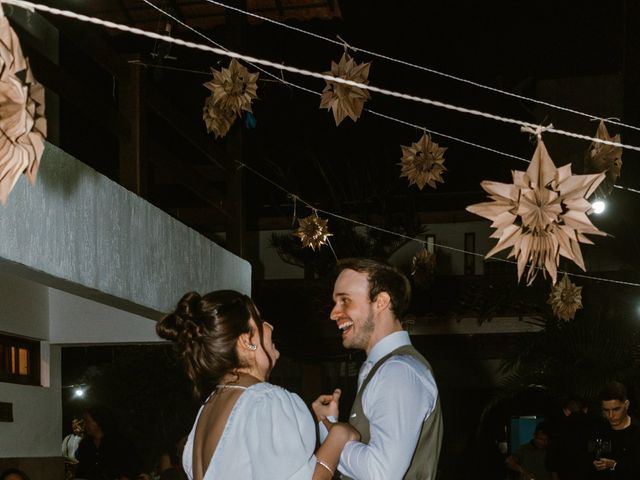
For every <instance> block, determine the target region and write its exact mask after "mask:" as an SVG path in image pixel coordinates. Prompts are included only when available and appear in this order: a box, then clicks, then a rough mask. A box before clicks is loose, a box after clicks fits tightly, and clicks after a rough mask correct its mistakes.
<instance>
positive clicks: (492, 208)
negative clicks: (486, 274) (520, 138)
mask: <svg viewBox="0 0 640 480" xmlns="http://www.w3.org/2000/svg"><path fill="white" fill-rule="evenodd" d="M603 179H604V173H599V174H594V175H572V174H571V165H570V164H568V165H564V166H562V167H560V168H556V166H555V165H554V164H553V161H552V160H551V157H550V156H549V153H548V152H547V149H546V148H545V146H544V143H543V142H542V140H539V141H538V146H537V148H536V151H535V153H534V154H533V159H532V160H531V164H530V165H529V168H528V169H527V171H526V172H522V171H519V170H514V171H513V184H506V183H498V182H490V181H484V182H482V183H481V184H480V185H481V186H482V188H483V189H484V190H486V191H487V192H488V193H489V196H490V198H491V199H492V200H493V201H491V202H484V203H478V204H475V205H470V206H468V207H467V210H468V211H470V212H472V213H475V214H477V215H480V216H482V217H485V218H488V219H489V220H492V221H493V223H492V224H491V226H492V227H493V228H495V229H496V231H495V232H494V233H493V234H492V235H491V238H497V239H498V243H497V244H496V246H495V247H494V248H493V249H492V250H491V251H490V252H489V253H487V255H486V256H487V257H491V256H493V255H495V254H496V253H498V252H500V251H502V250H504V249H506V248H509V247H511V252H510V253H509V257H515V258H516V259H517V263H518V279H520V278H521V277H522V274H523V273H524V270H525V267H526V266H527V264H528V263H530V265H529V268H528V272H527V283H528V284H531V282H533V280H534V278H535V277H536V275H537V273H538V271H539V270H542V271H543V272H544V275H545V276H546V274H547V273H548V274H549V275H550V276H551V279H552V281H553V283H554V284H555V282H556V277H557V268H558V262H559V261H560V255H562V256H563V257H565V258H568V259H570V260H572V261H573V262H575V263H576V264H577V265H578V266H579V267H580V268H581V269H582V270H585V266H584V260H583V258H582V252H581V251H580V244H579V242H582V243H592V242H591V241H590V240H589V239H588V238H587V237H586V236H585V234H595V235H606V234H605V233H604V232H602V231H600V230H598V229H597V228H596V227H595V226H594V225H593V224H592V223H591V221H590V220H589V218H588V217H587V214H588V213H590V210H591V204H590V203H589V202H588V201H587V198H588V197H589V196H590V195H591V194H592V193H593V191H594V190H595V189H596V188H597V187H598V185H599V184H600V182H602V180H603Z"/></svg>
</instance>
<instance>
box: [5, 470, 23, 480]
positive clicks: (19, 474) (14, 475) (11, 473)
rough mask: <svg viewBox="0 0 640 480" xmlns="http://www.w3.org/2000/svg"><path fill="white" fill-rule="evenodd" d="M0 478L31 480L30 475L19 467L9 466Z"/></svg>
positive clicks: (6, 479)
mask: <svg viewBox="0 0 640 480" xmlns="http://www.w3.org/2000/svg"><path fill="white" fill-rule="evenodd" d="M0 480H29V477H28V476H27V474H26V473H24V472H23V471H22V470H20V469H19V468H7V469H6V470H5V471H4V472H2V474H0Z"/></svg>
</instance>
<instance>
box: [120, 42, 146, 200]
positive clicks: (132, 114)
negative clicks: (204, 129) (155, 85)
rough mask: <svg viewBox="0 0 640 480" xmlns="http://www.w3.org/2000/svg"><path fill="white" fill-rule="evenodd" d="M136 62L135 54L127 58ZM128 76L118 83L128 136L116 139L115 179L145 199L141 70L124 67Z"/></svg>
mask: <svg viewBox="0 0 640 480" xmlns="http://www.w3.org/2000/svg"><path fill="white" fill-rule="evenodd" d="M131 59H134V60H139V55H135V56H134V57H131ZM128 67H129V69H130V73H129V75H127V76H126V78H125V79H124V80H123V81H121V82H120V91H119V95H118V104H119V108H120V113H121V114H123V115H126V117H127V118H128V119H129V121H130V122H131V130H130V131H131V135H129V137H128V138H127V139H120V142H119V145H120V155H119V165H120V168H119V180H120V182H119V183H120V185H122V186H123V187H125V188H127V189H129V190H131V191H132V192H133V193H135V194H136V195H140V196H145V194H146V192H145V186H146V182H145V179H144V173H145V172H144V168H143V164H142V155H143V144H144V143H145V142H144V125H145V122H144V120H143V116H144V111H143V108H142V107H143V105H142V91H143V88H144V85H143V83H144V82H143V78H142V75H143V71H142V69H140V68H139V67H138V66H136V65H132V64H128Z"/></svg>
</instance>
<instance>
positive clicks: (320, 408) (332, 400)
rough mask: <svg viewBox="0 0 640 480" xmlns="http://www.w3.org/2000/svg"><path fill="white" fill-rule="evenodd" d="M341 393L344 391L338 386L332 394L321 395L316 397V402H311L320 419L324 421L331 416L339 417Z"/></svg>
mask: <svg viewBox="0 0 640 480" xmlns="http://www.w3.org/2000/svg"><path fill="white" fill-rule="evenodd" d="M341 394H342V391H341V390H340V389H339V388H336V389H335V390H334V391H333V393H332V394H329V395H320V396H319V397H318V398H316V400H315V402H313V403H312V404H311V408H312V409H313V413H314V414H315V416H316V418H317V419H318V420H319V421H322V420H324V419H325V418H327V417H329V416H331V417H335V418H338V416H339V413H340V409H339V404H340V395H341Z"/></svg>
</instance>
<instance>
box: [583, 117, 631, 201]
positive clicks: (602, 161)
mask: <svg viewBox="0 0 640 480" xmlns="http://www.w3.org/2000/svg"><path fill="white" fill-rule="evenodd" d="M596 138H600V139H602V140H608V141H610V142H616V143H620V135H619V134H618V135H614V136H613V137H612V136H610V135H609V131H608V130H607V126H606V125H605V124H604V122H603V121H602V120H600V125H598V130H597V131H596ZM621 170H622V147H615V146H613V145H607V144H605V143H598V142H591V145H590V146H589V149H588V150H587V153H586V155H585V159H584V173H600V172H604V173H605V179H604V181H603V182H602V184H601V185H600V187H599V189H598V190H600V191H601V192H602V194H603V195H604V196H607V195H610V194H611V192H612V191H613V186H614V185H615V184H616V181H617V180H618V178H620V172H621Z"/></svg>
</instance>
